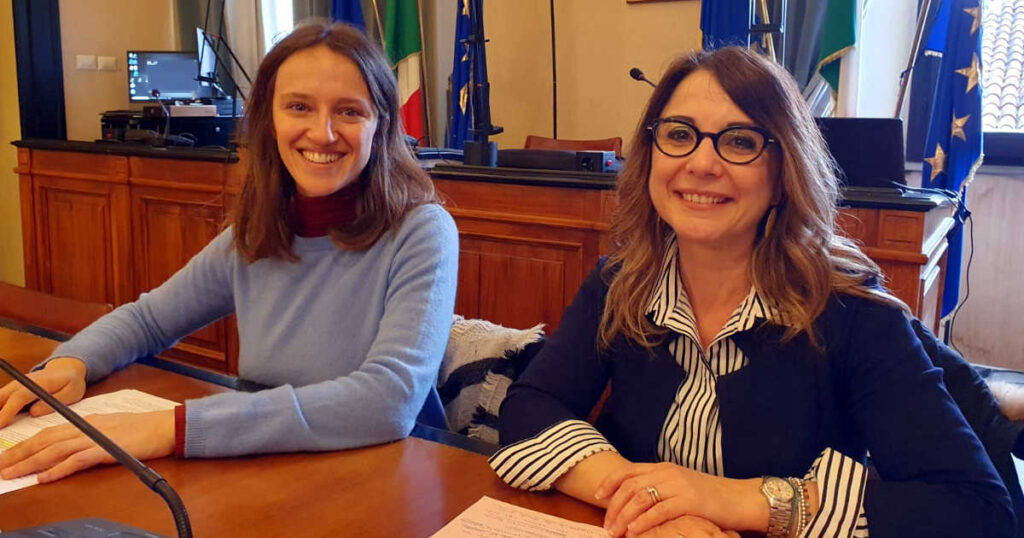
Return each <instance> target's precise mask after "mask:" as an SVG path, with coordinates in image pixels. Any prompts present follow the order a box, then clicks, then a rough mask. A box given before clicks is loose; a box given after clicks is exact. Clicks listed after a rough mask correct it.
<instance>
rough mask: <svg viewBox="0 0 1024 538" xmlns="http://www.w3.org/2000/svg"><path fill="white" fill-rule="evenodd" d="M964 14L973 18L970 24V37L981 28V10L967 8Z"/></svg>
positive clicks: (978, 8)
mask: <svg viewBox="0 0 1024 538" xmlns="http://www.w3.org/2000/svg"><path fill="white" fill-rule="evenodd" d="M964 13H967V14H968V15H970V16H972V17H974V22H972V23H971V35H974V34H975V33H977V31H978V28H981V8H980V7H969V8H967V9H964Z"/></svg>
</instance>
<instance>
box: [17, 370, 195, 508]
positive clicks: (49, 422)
mask: <svg viewBox="0 0 1024 538" xmlns="http://www.w3.org/2000/svg"><path fill="white" fill-rule="evenodd" d="M177 405H178V403H177V402H172V401H171V400H165V399H163V398H160V397H157V396H153V395H152V394H147V393H145V392H142V391H139V390H134V389H126V390H119V391H117V392H110V393H107V394H100V395H97V396H93V397H91V398H86V399H84V400H81V401H78V402H76V403H74V404H71V406H70V407H71V409H73V410H74V411H75V412H76V413H78V414H79V415H82V416H87V415H97V414H109V413H146V412H148V411H164V410H167V409H174V407H175V406H177ZM67 422H68V421H67V420H64V417H62V416H60V415H59V414H57V413H50V414H48V415H43V416H41V417H31V416H29V414H28V413H21V414H20V415H18V418H16V419H14V422H12V423H11V424H10V425H8V426H7V427H6V428H0V452H3V451H4V450H7V449H8V448H11V447H12V446H14V445H16V444H18V443H20V442H22V441H24V440H25V439H28V438H29V437H32V436H33V435H35V434H37V433H39V432H40V431H42V430H44V429H46V428H49V427H50V426H57V425H60V424H67ZM38 483H39V482H38V481H37V480H36V475H29V476H23V477H21V478H15V479H14V480H4V479H2V478H0V494H4V493H7V492H8V491H14V490H18V489H21V488H27V487H29V486H34V485H36V484H38Z"/></svg>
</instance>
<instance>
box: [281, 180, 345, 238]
mask: <svg viewBox="0 0 1024 538" xmlns="http://www.w3.org/2000/svg"><path fill="white" fill-rule="evenodd" d="M360 192H361V188H360V185H359V182H358V181H357V182H354V183H352V184H351V185H348V186H346V187H344V188H342V189H339V190H338V191H335V192H334V193H332V194H328V195H327V196H318V197H315V198H307V197H305V196H302V195H301V194H299V193H295V206H294V207H295V235H298V236H300V237H321V236H325V235H327V231H328V230H329V229H330V228H342V227H344V226H346V225H348V224H350V223H351V222H352V221H353V220H355V218H356V204H357V203H358V202H359V194H360Z"/></svg>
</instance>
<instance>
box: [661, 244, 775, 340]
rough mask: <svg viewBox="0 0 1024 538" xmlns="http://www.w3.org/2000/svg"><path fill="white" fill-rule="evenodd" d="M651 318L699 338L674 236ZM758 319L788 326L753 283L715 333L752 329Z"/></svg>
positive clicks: (718, 336)
mask: <svg viewBox="0 0 1024 538" xmlns="http://www.w3.org/2000/svg"><path fill="white" fill-rule="evenodd" d="M647 313H648V315H649V316H650V318H651V321H652V322H653V323H654V324H655V325H657V326H659V327H665V328H667V329H670V330H672V331H674V332H677V333H680V334H686V335H688V336H690V337H691V338H694V339H695V340H697V341H700V340H699V338H697V323H696V321H695V319H694V315H693V308H692V307H691V306H690V298H689V296H687V294H686V288H685V287H684V286H683V282H682V279H681V278H680V276H679V249H678V248H676V238H675V236H673V237H672V238H671V240H670V241H669V242H668V247H667V249H666V252H665V254H664V257H663V259H662V263H661V272H660V276H659V278H658V283H657V284H656V286H655V289H654V293H652V294H651V300H650V303H649V305H648V310H647ZM759 321H768V322H771V323H773V324H776V325H786V322H785V318H784V316H783V315H782V314H781V312H779V310H778V309H776V308H775V307H773V306H772V305H771V304H770V303H769V302H768V301H767V300H765V299H762V298H761V296H760V295H759V294H758V293H757V289H756V288H755V287H754V286H753V285H751V286H750V292H749V293H748V294H747V296H746V298H744V299H743V301H742V302H741V303H740V304H739V306H737V307H736V310H734V311H733V313H732V315H731V316H729V320H728V321H727V322H726V323H725V325H724V326H723V327H722V329H721V330H720V331H719V332H718V335H717V336H715V338H714V340H720V339H722V338H725V337H727V336H730V335H732V334H734V333H737V332H740V331H745V330H748V329H751V328H753V327H754V326H755V325H756V324H757V323H758V322H759Z"/></svg>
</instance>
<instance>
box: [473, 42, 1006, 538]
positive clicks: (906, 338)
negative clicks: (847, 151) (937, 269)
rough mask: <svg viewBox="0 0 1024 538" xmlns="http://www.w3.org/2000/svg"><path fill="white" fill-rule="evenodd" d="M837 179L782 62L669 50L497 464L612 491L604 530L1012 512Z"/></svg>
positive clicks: (877, 522)
mask: <svg viewBox="0 0 1024 538" xmlns="http://www.w3.org/2000/svg"><path fill="white" fill-rule="evenodd" d="M864 158H871V156H869V155H865V156H864ZM837 187H838V185H837V180H836V176H835V172H834V169H833V163H832V161H831V159H830V157H829V154H828V151H827V149H826V147H825V144H824V142H823V140H822V138H821V134H820V132H819V131H818V129H817V127H816V126H815V124H814V121H813V119H812V118H811V116H810V114H809V112H808V110H807V106H806V105H805V104H804V102H803V100H802V98H801V96H800V92H799V90H798V89H797V87H796V84H795V82H794V81H793V79H792V78H791V77H790V76H789V74H788V73H786V72H785V70H784V69H783V68H782V67H781V66H779V65H778V64H776V63H774V62H772V61H771V60H769V59H766V58H764V57H761V56H759V55H757V54H755V53H752V52H750V51H747V50H745V49H740V48H726V49H722V50H719V51H715V52H710V53H697V54H694V55H691V56H687V57H683V58H679V59H678V60H677V61H676V62H674V63H673V64H672V65H671V66H670V67H669V68H668V70H667V72H666V73H665V75H664V76H663V77H662V79H661V81H660V83H659V84H658V86H657V88H656V89H655V90H654V93H653V95H652V96H651V99H650V101H649V102H648V105H647V108H646V110H645V112H644V115H643V118H642V119H641V121H640V123H639V125H638V127H637V130H636V133H635V135H634V138H633V142H632V145H631V149H630V154H629V158H628V161H627V164H626V167H625V169H624V170H623V171H622V173H621V174H620V176H619V179H618V198H619V205H618V212H617V213H616V216H615V217H614V218H613V221H612V235H613V238H614V245H615V246H614V247H613V250H612V252H611V254H610V256H609V257H608V258H607V260H604V261H602V262H601V263H600V264H599V266H598V267H596V268H595V269H594V270H593V272H592V273H591V275H590V276H589V277H588V278H587V279H586V280H585V281H584V283H583V285H582V287H581V288H580V291H579V293H578V294H577V296H576V298H575V300H574V301H573V303H572V305H570V306H569V308H568V309H567V310H566V312H565V314H564V316H563V318H562V322H561V325H560V326H559V329H558V331H557V332H556V333H554V334H553V335H552V336H551V337H550V339H549V340H548V341H547V343H546V344H545V345H544V348H543V349H542V350H541V351H540V353H539V354H538V355H537V356H536V357H535V358H534V359H533V361H532V362H531V363H530V365H529V367H528V368H527V369H526V371H525V372H524V373H523V375H522V376H521V377H520V378H519V380H518V382H517V383H516V384H514V385H513V386H512V387H511V388H510V389H509V391H508V396H507V399H506V400H505V402H504V404H503V405H502V408H501V414H500V418H499V427H500V434H501V442H502V444H503V445H505V446H504V448H502V449H501V450H500V451H499V452H497V453H495V454H494V456H493V457H492V458H491V464H492V466H493V467H494V469H495V470H496V471H497V473H498V475H499V476H500V477H501V478H502V479H503V480H505V481H506V482H507V483H508V484H510V485H511V486H513V487H518V488H524V489H529V490H546V489H550V488H555V489H558V490H560V491H562V492H564V493H566V494H568V495H571V496H574V497H576V498H579V499H582V500H584V501H587V502H590V503H593V504H596V505H599V506H603V507H606V508H607V512H606V519H605V526H606V528H607V529H608V531H609V532H610V534H611V535H612V536H623V535H625V536H642V537H648V538H652V537H669V538H677V537H679V536H685V537H686V538H698V537H705V538H707V537H716V538H721V537H724V536H736V535H737V533H738V532H747V531H753V532H756V533H765V534H767V536H768V537H769V538H792V537H811V536H813V537H836V536H843V537H849V536H855V537H867V536H869V535H870V536H871V537H872V538H881V537H903V538H905V537H910V536H922V537H933V536H957V537H967V536H972V537H995V536H1008V535H1009V534H1010V533H1011V532H1012V530H1013V521H1014V519H1013V513H1012V512H1011V509H1010V502H1009V498H1008V497H1007V492H1006V489H1005V488H1004V486H1003V484H1002V482H1001V481H1000V478H999V476H998V475H997V474H996V472H995V470H994V469H993V467H992V463H991V462H990V461H989V458H988V456H987V455H986V453H985V451H984V449H983V448H982V445H981V443H980V442H979V441H978V438H977V437H976V436H975V434H974V432H973V431H972V429H971V428H970V426H969V425H968V424H967V422H965V420H964V418H963V416H962V415H961V413H960V410H959V409H958V408H957V406H956V404H955V403H954V402H953V400H952V399H951V398H950V396H949V394H948V393H947V391H946V388H945V387H944V386H943V376H942V372H941V370H939V369H938V368H936V367H935V366H934V365H933V364H932V363H931V362H930V361H929V359H928V356H927V355H926V353H925V351H924V349H923V348H922V345H921V343H920V341H919V340H918V338H917V337H916V336H915V334H914V331H913V330H912V329H911V325H910V322H909V320H908V316H907V315H906V307H905V306H904V305H903V303H902V302H900V301H899V300H898V299H896V298H895V297H893V296H892V295H890V294H889V293H888V292H886V291H885V290H884V289H882V288H880V287H878V283H879V282H880V281H881V279H882V273H881V271H880V270H879V268H878V266H877V265H876V264H875V263H874V262H872V261H871V260H870V259H869V258H868V257H867V256H865V255H864V254H863V253H862V252H861V251H860V250H859V249H858V248H857V247H856V246H855V245H854V244H853V243H852V242H850V241H849V240H848V239H846V238H844V237H842V236H841V235H839V234H838V233H837V231H836V212H837V205H838V188H837ZM606 387H610V389H609V392H608V394H609V396H608V398H607V400H606V401H605V403H604V405H603V407H602V410H601V414H600V416H599V417H598V418H597V420H596V422H595V423H594V424H593V425H591V424H589V423H588V422H586V421H584V419H585V418H586V417H588V416H589V414H590V412H591V409H592V408H593V407H595V405H596V404H597V402H598V401H599V399H600V398H601V395H602V393H603V392H604V391H605V390H606ZM868 453H870V456H871V462H872V463H873V464H874V468H875V469H876V470H877V474H876V475H872V474H871V473H869V472H868V470H867V455H868Z"/></svg>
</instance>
